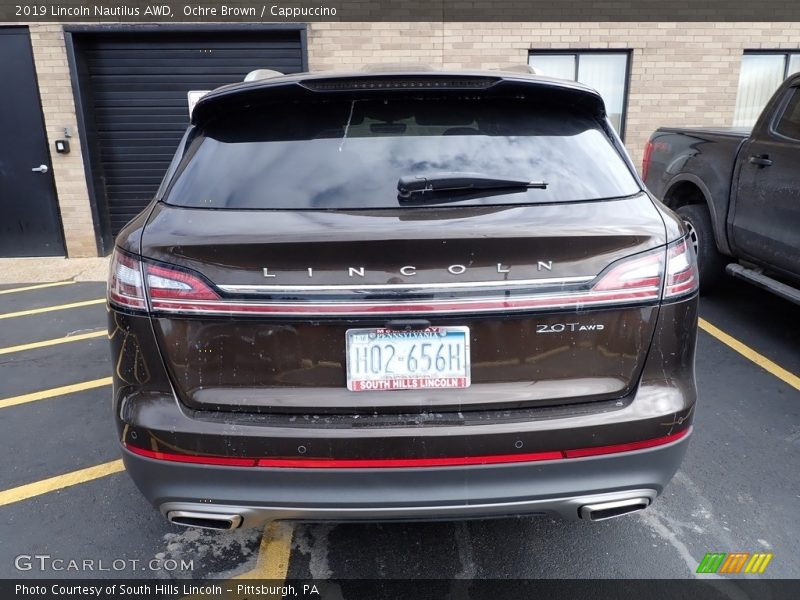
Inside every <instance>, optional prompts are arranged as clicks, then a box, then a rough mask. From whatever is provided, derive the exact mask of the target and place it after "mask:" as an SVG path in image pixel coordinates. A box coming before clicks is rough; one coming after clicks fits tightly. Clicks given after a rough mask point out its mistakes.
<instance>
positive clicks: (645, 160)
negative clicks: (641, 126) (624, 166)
mask: <svg viewBox="0 0 800 600" xmlns="http://www.w3.org/2000/svg"><path fill="white" fill-rule="evenodd" d="M652 156H653V142H647V145H646V146H645V147H644V156H643V157H642V181H647V174H648V172H649V171H650V158H651V157H652Z"/></svg>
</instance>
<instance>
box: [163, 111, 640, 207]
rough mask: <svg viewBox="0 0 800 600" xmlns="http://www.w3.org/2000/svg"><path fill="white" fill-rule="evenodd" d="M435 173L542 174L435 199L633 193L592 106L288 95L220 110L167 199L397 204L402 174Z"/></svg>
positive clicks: (560, 198) (523, 199)
mask: <svg viewBox="0 0 800 600" xmlns="http://www.w3.org/2000/svg"><path fill="white" fill-rule="evenodd" d="M441 172H459V173H480V174H482V175H487V176H490V177H501V178H508V179H515V180H520V179H521V180H526V181H544V182H546V183H547V188H546V189H529V190H516V191H514V193H493V194H492V195H489V194H482V195H476V194H471V195H470V196H459V195H458V194H453V195H451V197H449V198H447V199H445V198H440V197H438V196H439V194H437V198H436V202H438V201H440V200H441V201H446V202H447V205H448V206H451V205H498V204H526V203H539V202H564V201H579V200H590V199H600V198H614V197H620V196H628V195H631V194H634V193H636V192H638V191H639V187H638V185H637V183H636V181H635V179H634V178H633V176H632V175H631V173H630V171H629V170H628V168H627V167H626V165H625V163H624V162H623V160H622V158H621V157H620V155H619V154H618V153H617V151H616V150H615V149H614V147H613V146H612V145H611V142H610V140H609V139H608V136H607V135H606V134H605V133H604V131H603V130H602V128H601V125H600V123H599V122H598V121H597V120H596V119H594V118H592V117H591V116H587V115H584V114H581V113H580V112H578V111H576V110H575V109H570V108H568V107H563V106H554V105H548V104H542V103H537V102H532V101H530V100H525V99H520V98H510V99H501V98H482V97H480V96H471V97H466V96H465V97H458V98H419V97H418V98H411V99H409V98H389V99H380V100H374V99H369V100H355V101H349V100H347V101H328V102H316V103H307V102H306V103H288V104H287V103H284V104H280V105H261V106H258V107H252V108H248V109H245V110H239V111H236V112H235V113H234V114H229V115H226V116H223V117H217V118H215V119H214V120H213V121H211V122H210V123H208V124H206V125H205V126H204V127H203V129H202V130H200V131H199V132H198V134H197V135H196V136H195V137H194V139H193V140H192V142H191V144H190V146H189V148H188V150H187V153H186V156H184V158H183V160H182V162H181V165H180V167H179V169H178V172H177V178H176V179H175V181H174V183H173V184H172V185H171V187H170V188H169V190H168V193H167V197H166V201H167V202H169V203H170V204H175V205H179V206H191V207H206V208H230V209H295V210H303V209H323V210H324V209H371V208H397V207H398V206H400V205H401V204H400V202H399V200H398V194H397V182H398V179H399V178H400V177H402V176H408V175H430V174H434V173H441ZM436 202H432V203H436Z"/></svg>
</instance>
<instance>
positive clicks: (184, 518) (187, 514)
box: [167, 510, 242, 531]
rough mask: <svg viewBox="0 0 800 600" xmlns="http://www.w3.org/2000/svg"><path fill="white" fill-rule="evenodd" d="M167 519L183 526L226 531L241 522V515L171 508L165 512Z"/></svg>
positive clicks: (234, 527)
mask: <svg viewBox="0 0 800 600" xmlns="http://www.w3.org/2000/svg"><path fill="white" fill-rule="evenodd" d="M167 520H168V521H169V522H170V523H174V524H175V525H182V526H183V527H196V528H199V529H213V530H215V531H227V530H229V529H236V528H237V527H239V526H240V525H241V524H242V516H241V515H225V514H219V513H204V512H191V511H186V510H173V511H170V512H169V513H167Z"/></svg>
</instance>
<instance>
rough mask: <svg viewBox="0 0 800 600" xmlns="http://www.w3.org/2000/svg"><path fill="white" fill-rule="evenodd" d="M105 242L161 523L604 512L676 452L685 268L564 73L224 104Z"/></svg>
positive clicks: (665, 226)
mask: <svg viewBox="0 0 800 600" xmlns="http://www.w3.org/2000/svg"><path fill="white" fill-rule="evenodd" d="M116 244H117V245H116V250H115V252H114V256H113V262H112V269H111V275H110V280H109V288H108V302H109V309H110V312H109V315H110V321H109V323H110V329H109V331H110V333H111V345H112V353H113V359H114V364H115V371H114V412H115V416H116V421H117V427H118V431H119V437H120V442H121V443H122V447H123V456H124V460H125V464H126V466H127V469H128V472H129V473H130V474H131V477H133V479H134V481H135V482H136V484H137V485H138V487H139V488H140V489H141V491H142V493H143V494H144V495H145V496H146V497H147V498H148V499H149V500H150V501H151V502H152V503H154V504H155V505H156V506H157V507H158V508H159V509H160V510H161V512H162V513H163V514H164V515H165V516H166V517H167V518H168V519H169V520H170V521H172V522H174V523H178V524H182V525H190V526H199V527H211V528H221V529H227V528H234V527H239V526H254V525H258V524H260V523H262V522H263V521H264V520H267V519H273V518H277V519H311V520H317V519H332V520H345V519H429V518H454V517H472V516H491V515H506V514H521V513H527V514H559V515H561V516H563V517H565V518H572V519H577V518H583V519H591V520H598V519H603V518H608V517H613V516H617V515H620V514H625V513H628V512H633V511H636V510H640V509H643V508H645V507H646V506H647V505H649V504H650V503H651V502H652V501H653V500H654V499H655V497H656V496H657V495H658V494H659V493H660V492H661V491H662V490H663V488H664V486H665V485H666V484H667V483H668V481H669V480H670V478H671V477H672V475H673V474H674V473H675V471H676V469H677V468H678V466H679V464H680V461H681V458H682V456H683V454H684V452H685V449H686V444H687V441H688V437H689V433H690V431H691V422H692V414H693V407H694V403H695V396H696V393H695V384H694V347H695V335H696V322H697V293H696V291H697V269H696V262H695V256H694V251H693V249H692V247H691V244H687V242H686V239H685V232H684V229H683V225H682V224H681V222H680V221H679V220H678V219H676V217H675V216H674V215H673V213H672V212H670V211H669V210H668V209H666V208H665V207H664V206H662V205H661V204H659V203H658V202H657V201H656V200H655V199H654V198H653V197H652V196H650V195H649V194H648V192H647V191H646V190H645V188H644V185H643V184H642V182H641V180H640V179H639V177H638V175H637V174H636V171H635V170H634V167H633V166H632V165H631V162H630V160H629V158H628V156H627V154H626V152H625V150H624V148H623V146H622V144H621V142H620V140H619V138H618V136H617V135H616V133H615V132H614V130H613V129H612V127H611V125H610V124H609V121H608V119H607V118H606V114H605V109H604V106H603V102H602V100H601V98H600V97H599V95H598V94H597V93H596V92H594V91H592V90H590V89H588V88H585V87H583V86H581V85H579V84H573V83H569V82H566V81H559V80H551V79H546V78H542V77H536V76H533V75H524V74H517V73H502V72H491V71H484V72H403V71H397V72H388V73H375V72H373V73H351V74H333V75H332V74H314V75H312V74H308V73H302V74H299V75H292V76H275V77H271V78H267V79H262V80H257V81H252V82H248V83H242V84H236V85H231V86H226V87H223V88H219V89H218V90H215V91H214V92H212V93H210V94H209V95H207V96H206V97H204V98H203V99H202V100H201V101H200V102H199V103H198V104H197V106H196V108H195V109H194V113H193V116H192V124H191V126H190V127H189V129H188V131H187V133H186V136H185V137H184V139H183V141H182V143H181V145H180V148H179V149H178V152H177V154H176V156H175V159H174V161H173V163H172V166H171V167H170V169H169V171H168V173H167V175H166V177H165V179H164V183H163V184H162V187H161V189H160V190H159V192H158V194H157V196H156V197H155V198H154V200H153V202H152V203H151V204H150V205H149V206H148V207H147V209H146V210H144V211H143V212H142V213H141V214H140V215H139V216H138V217H136V218H135V219H134V220H133V221H132V222H131V223H130V224H128V226H127V227H126V228H125V229H124V230H123V231H122V233H120V235H119V237H118V238H117V243H116Z"/></svg>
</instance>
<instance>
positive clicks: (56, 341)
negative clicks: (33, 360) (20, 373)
mask: <svg viewBox="0 0 800 600" xmlns="http://www.w3.org/2000/svg"><path fill="white" fill-rule="evenodd" d="M106 335H107V334H106V331H105V330H101V331H91V332H89V333H79V334H77V335H67V336H64V337H60V338H54V339H52V340H44V341H41V342H31V343H30V344H20V345H18V346H9V347H8V348H0V354H11V353H13V352H22V351H23V350H34V349H35V348H45V347H46V346H56V345H58V344H66V343H69V342H80V341H81V340H91V339H93V338H99V337H104V336H106Z"/></svg>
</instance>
